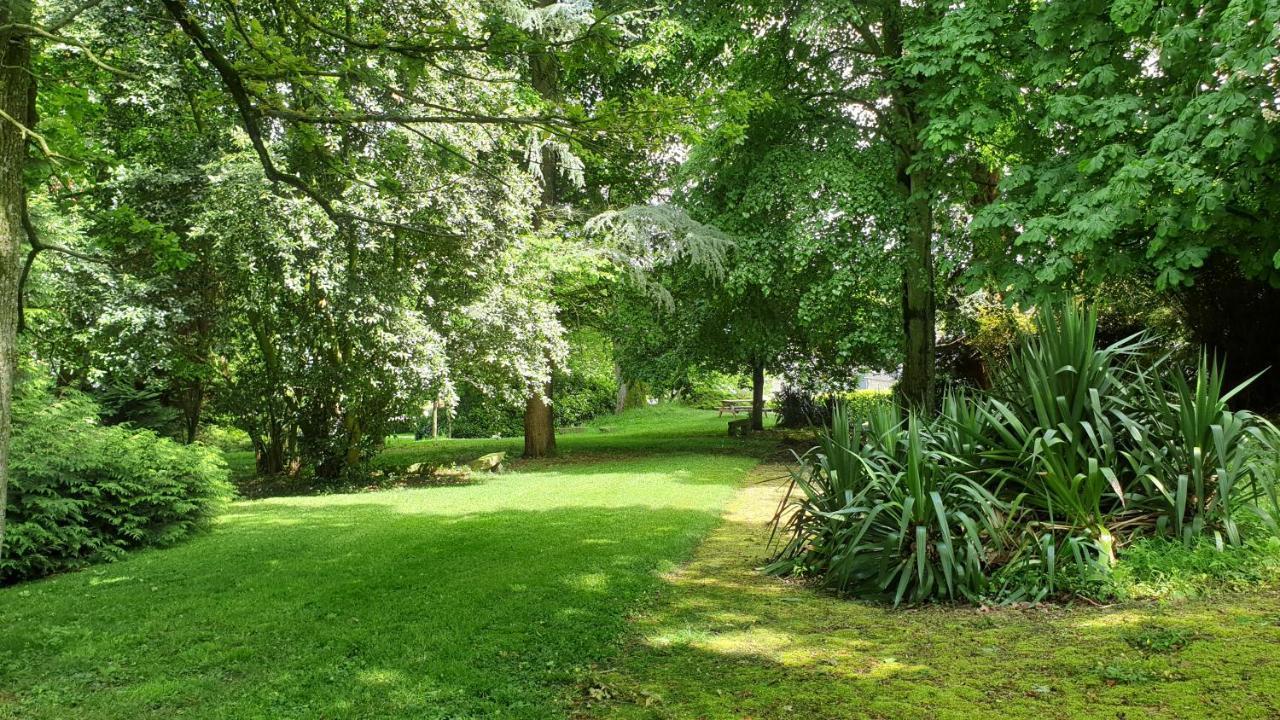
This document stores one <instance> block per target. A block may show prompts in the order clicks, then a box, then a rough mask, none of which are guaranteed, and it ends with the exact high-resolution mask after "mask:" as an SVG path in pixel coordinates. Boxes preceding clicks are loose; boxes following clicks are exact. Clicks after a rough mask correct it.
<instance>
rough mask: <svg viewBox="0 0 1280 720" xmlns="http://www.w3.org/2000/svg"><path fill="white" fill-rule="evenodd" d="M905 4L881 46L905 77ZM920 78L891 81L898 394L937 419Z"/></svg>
mask: <svg viewBox="0 0 1280 720" xmlns="http://www.w3.org/2000/svg"><path fill="white" fill-rule="evenodd" d="M902 2H903V0H894V1H893V2H889V3H887V5H886V7H885V15H884V23H883V30H882V33H883V34H882V41H883V46H884V52H885V55H886V56H887V57H888V58H890V59H891V60H893V61H895V63H897V64H896V65H895V66H894V67H895V68H896V69H895V70H894V71H893V72H895V73H898V74H902V73H905V72H906V70H904V69H902V64H901V63H900V61H901V60H902V58H903V32H904V24H903V16H902ZM918 81H919V78H915V77H904V76H899V77H895V78H892V83H891V85H892V88H893V90H892V102H893V107H892V113H891V114H890V116H889V117H890V121H889V125H888V127H886V128H885V129H886V131H887V133H886V134H887V135H888V137H889V138H890V140H891V141H892V142H893V144H894V149H895V156H896V166H897V167H896V170H897V181H898V190H899V193H900V194H901V196H902V197H903V199H904V201H905V203H906V210H907V212H906V227H905V228H904V235H905V243H904V248H903V258H902V260H903V272H902V326H903V335H904V348H903V350H904V357H903V363H902V381H901V383H900V385H899V393H900V395H901V397H902V399H903V400H904V401H905V403H906V404H908V405H910V406H912V407H914V408H916V409H917V410H919V411H921V412H924V413H928V414H932V413H933V412H934V403H933V395H934V392H933V383H934V363H935V360H934V357H935V354H936V348H935V343H936V339H935V337H934V333H935V327H936V322H935V314H936V306H937V298H936V291H935V288H934V272H933V188H932V186H931V184H930V176H929V171H928V170H927V169H926V168H922V167H920V166H919V163H918V162H917V161H918V160H919V158H918V155H919V153H920V149H921V146H920V134H921V132H922V131H923V129H924V126H925V118H924V114H923V113H924V111H923V110H922V109H921V107H920V104H919V103H918V102H917V100H918V97H917V95H918V92H919V91H918V90H916V89H915V88H917V87H919V82H918Z"/></svg>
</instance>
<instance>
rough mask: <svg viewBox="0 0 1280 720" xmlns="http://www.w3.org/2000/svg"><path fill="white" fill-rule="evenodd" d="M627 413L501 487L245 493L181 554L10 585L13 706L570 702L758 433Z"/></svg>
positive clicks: (389, 708)
mask: <svg viewBox="0 0 1280 720" xmlns="http://www.w3.org/2000/svg"><path fill="white" fill-rule="evenodd" d="M615 425H617V427H615V428H614V429H613V430H612V431H610V432H600V431H599V430H596V431H594V434H582V435H580V436H566V438H565V442H564V449H565V451H566V453H565V458H564V459H561V460H558V461H548V462H541V463H536V464H529V465H526V466H524V467H522V468H521V469H520V470H519V471H517V472H512V473H508V474H504V475H500V476H493V477H491V478H488V479H486V480H485V482H484V483H483V484H479V485H470V486H462V487H442V488H421V489H413V490H398V491H389V492H381V493H362V494H357V495H330V496H323V497H294V498H275V499H270V500H261V501H254V502H241V503H237V504H235V505H234V506H233V507H232V508H231V510H230V511H229V512H228V513H227V514H226V515H225V516H224V517H223V518H221V520H220V521H219V522H218V523H217V525H216V527H215V528H214V529H213V531H212V532H210V533H208V534H205V535H202V536H200V537H198V538H196V539H194V540H192V541H191V542H188V543H185V544H183V545H181V546H179V547H175V548H170V549H165V550H158V551H150V552H143V553H139V554H137V555H134V556H132V557H130V558H129V559H127V560H125V561H122V562H119V563H115V564H111V565H101V566H98V567H94V568H91V569H89V570H86V571H83V572H79V573H72V574H67V575H63V576H60V577H54V578H50V579H47V580H44V581H39V582H33V583H28V584H25V585H19V586H15V587H11V588H6V589H4V590H0V627H3V628H4V631H3V633H2V634H0V718H24V719H26V718H33V719H34V718H122V719H123V718H130V719H132V718H170V717H196V718H259V717H260V718H374V717H378V718H391V717H395V718H491V717H513V718H549V717H560V716H563V714H564V712H565V711H566V708H567V707H568V696H569V695H571V694H572V692H573V690H572V688H573V687H574V681H575V679H576V678H578V677H580V676H581V674H582V672H583V671H584V670H585V668H587V667H588V666H589V665H590V664H591V663H593V662H599V661H603V660H605V659H607V658H608V657H609V656H610V655H611V654H613V653H614V652H616V650H617V647H618V644H619V642H620V641H621V640H622V639H623V638H624V636H625V631H626V628H627V624H626V617H627V616H628V613H630V612H631V611H633V610H634V609H635V608H636V607H637V605H638V604H640V603H643V602H644V599H645V598H646V597H648V596H649V594H650V593H651V592H652V591H653V590H655V588H656V587H657V586H658V584H659V583H660V580H659V575H658V573H659V571H661V570H663V569H668V568H670V567H672V564H673V563H677V562H679V561H680V560H682V559H683V558H685V557H687V555H688V553H689V552H690V551H691V549H692V548H693V547H694V545H695V544H696V543H697V541H698V540H699V539H700V538H701V537H703V536H704V535H705V534H706V532H707V531H708V530H709V529H710V528H711V527H712V526H713V525H714V524H715V523H716V521H717V518H718V517H719V515H720V511H721V509H722V508H723V506H724V504H725V502H726V501H727V500H728V499H729V498H730V497H731V496H732V495H733V493H734V490H735V487H737V486H738V485H739V484H740V482H741V481H742V479H743V477H744V476H745V474H746V473H747V471H748V470H749V469H750V468H751V467H752V466H753V465H754V464H755V463H756V458H755V453H756V451H758V450H759V448H760V445H759V444H756V445H750V444H744V443H743V442H742V441H740V440H730V439H728V438H727V437H724V426H725V421H724V420H718V419H716V418H715V415H714V413H707V412H699V411H689V410H684V409H679V408H663V409H658V410H650V411H642V412H639V413H635V414H632V415H631V416H628V417H625V418H622V419H621V420H617V421H615ZM571 438H574V439H571ZM577 438H580V439H577ZM664 438H665V439H664ZM491 444H492V443H488V444H486V443H485V442H483V441H480V442H470V443H467V452H468V453H475V452H479V451H481V450H484V451H488V450H489V449H490V445H491ZM419 446H421V447H419ZM646 448H647V452H644V453H641V452H640V451H641V450H643V449H646ZM446 451H448V450H447V445H446V444H445V443H419V444H417V446H414V447H407V446H406V447H393V448H391V453H393V454H395V455H396V456H398V459H408V458H409V457H412V458H413V459H414V461H419V460H422V459H424V458H427V457H430V456H432V454H433V453H441V452H446Z"/></svg>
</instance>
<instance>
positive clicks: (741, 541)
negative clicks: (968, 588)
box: [576, 466, 1280, 720]
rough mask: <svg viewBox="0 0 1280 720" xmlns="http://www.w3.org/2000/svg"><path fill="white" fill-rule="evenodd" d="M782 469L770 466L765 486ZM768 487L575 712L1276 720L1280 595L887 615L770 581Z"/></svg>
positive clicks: (642, 619)
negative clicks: (764, 568)
mask: <svg viewBox="0 0 1280 720" xmlns="http://www.w3.org/2000/svg"><path fill="white" fill-rule="evenodd" d="M782 472H783V470H782V468H778V467H768V466H763V467H762V468H761V469H759V470H757V471H756V476H755V479H756V480H759V481H764V480H770V479H776V478H778V477H779V476H780V475H781V474H782ZM779 496H780V488H779V484H778V482H765V483H763V484H761V483H756V484H752V485H750V486H749V487H747V488H746V489H744V490H742V491H741V492H740V493H739V494H738V496H737V497H736V498H735V499H734V500H733V501H732V502H731V504H730V506H729V509H728V511H727V515H726V518H725V521H724V522H723V524H722V525H721V526H720V527H719V528H718V529H717V530H715V531H713V533H712V534H711V535H710V536H709V538H708V539H707V541H705V542H704V543H703V544H702V546H701V547H700V548H699V550H698V551H697V552H696V553H695V556H694V559H693V561H692V562H691V563H690V564H689V565H688V566H686V567H684V568H682V569H681V570H679V571H678V572H676V573H674V574H672V575H670V576H669V577H668V585H667V587H666V588H665V589H664V590H663V591H662V593H663V594H662V598H661V599H660V601H659V602H658V603H656V604H655V605H654V606H652V608H651V609H650V610H649V611H647V612H646V613H644V614H643V615H640V616H638V617H636V618H635V619H634V620H633V627H634V637H635V639H634V640H633V642H632V644H631V646H630V647H629V648H628V649H627V650H626V651H624V652H623V653H622V654H621V655H619V656H618V660H617V661H616V662H615V663H614V664H611V665H606V666H600V667H598V668H596V670H595V671H594V672H593V673H592V674H591V675H590V676H589V677H587V678H586V679H585V680H584V682H583V686H582V687H581V688H580V690H579V695H578V698H577V701H576V702H577V713H578V715H579V716H580V717H602V718H612V719H615V720H633V719H640V718H644V719H652V718H682V719H683V718H708V719H714V718H753V719H754V720H763V719H765V718H788V719H791V718H804V719H806V720H817V719H828V718H830V719H836V718H913V719H914V718H1037V719H1041V718H1073V719H1075V718H1108V719H1109V720H1114V719H1117V718H1123V719H1126V720H1133V719H1135V718H1233V719H1244V718H1276V717H1280V593H1278V592H1276V591H1275V590H1271V591H1259V592H1251V593H1244V594H1236V595H1227V596H1220V597H1218V598H1216V599H1212V600H1198V601H1185V602H1168V603H1146V604H1136V603H1135V604H1126V605H1117V606H1112V607H1103V608H1093V607H1085V606H1080V607H1043V608H1036V609H1026V608H1023V609H995V610H982V609H978V608H955V607H928V608H922V609H908V610H892V609H889V608H885V607H877V606H871V605H867V604H864V603H859V602H854V601H848V600H842V599H839V598H835V597H832V596H830V595H827V594H824V593H821V592H818V591H815V590H812V589H809V588H805V587H802V586H798V585H795V584H788V583H784V582H782V581H779V580H777V579H774V578H770V577H766V576H764V575H762V574H761V573H760V572H758V570H757V569H756V568H757V567H758V565H759V564H760V563H761V562H762V560H763V559H764V543H765V540H766V538H767V536H768V530H767V527H766V521H767V519H768V518H769V517H771V516H772V514H773V511H774V510H775V509H776V506H777V502H778V499H779Z"/></svg>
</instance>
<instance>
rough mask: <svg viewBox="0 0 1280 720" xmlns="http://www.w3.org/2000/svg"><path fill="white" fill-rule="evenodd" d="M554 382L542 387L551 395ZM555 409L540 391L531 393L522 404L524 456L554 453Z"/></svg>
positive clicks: (548, 455)
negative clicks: (523, 404)
mask: <svg viewBox="0 0 1280 720" xmlns="http://www.w3.org/2000/svg"><path fill="white" fill-rule="evenodd" d="M553 384H554V383H550V382H548V383H547V384H546V386H545V388H544V391H543V392H545V393H546V396H547V397H550V396H551V392H552V386H553ZM555 427H556V423H555V411H554V410H552V408H551V404H550V403H548V402H547V400H546V397H543V395H542V393H536V392H535V393H532V394H530V395H529V400H528V401H527V402H526V403H525V406H524V456H525V457H527V458H542V457H552V456H554V455H555V454H556V430H555Z"/></svg>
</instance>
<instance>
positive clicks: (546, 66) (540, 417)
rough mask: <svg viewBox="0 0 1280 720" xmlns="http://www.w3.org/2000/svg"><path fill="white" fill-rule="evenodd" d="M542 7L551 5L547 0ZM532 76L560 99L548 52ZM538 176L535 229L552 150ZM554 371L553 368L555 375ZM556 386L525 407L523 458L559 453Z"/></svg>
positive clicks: (538, 58)
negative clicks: (540, 192) (538, 187)
mask: <svg viewBox="0 0 1280 720" xmlns="http://www.w3.org/2000/svg"><path fill="white" fill-rule="evenodd" d="M542 4H550V0H545V1H544V2H543V3H542ZM529 76H530V78H529V79H530V81H531V83H532V84H533V89H534V90H536V91H537V93H538V94H539V95H540V96H542V97H543V98H546V99H549V100H555V99H558V98H559V96H560V77H559V67H558V66H557V62H556V57H555V55H552V54H551V53H550V52H549V51H542V52H535V53H533V54H532V55H530V57H529ZM538 162H539V163H540V167H539V171H540V172H539V175H541V177H542V197H541V199H540V201H539V203H538V210H537V212H536V213H535V215H534V221H533V224H534V228H535V229H537V228H541V227H542V225H543V223H544V222H545V221H546V218H545V216H546V214H547V213H549V212H550V211H551V210H552V209H553V208H554V207H555V206H556V203H557V202H558V196H557V192H556V184H557V183H558V182H559V180H560V177H559V175H560V167H559V158H558V157H557V156H556V154H555V152H554V151H552V150H551V149H550V148H543V149H542V153H541V154H540V156H539V158H538ZM554 372H555V369H554V368H552V373H554ZM554 389H555V383H554V382H553V381H548V382H547V384H546V385H545V386H544V387H543V389H542V392H541V393H537V392H533V393H530V394H529V399H528V400H527V401H525V408H524V456H525V457H527V458H540V457H549V456H552V455H555V454H556V423H555V413H554V411H553V410H552V407H551V404H552V403H553V402H554V400H553V398H554V394H553V391H554Z"/></svg>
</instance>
